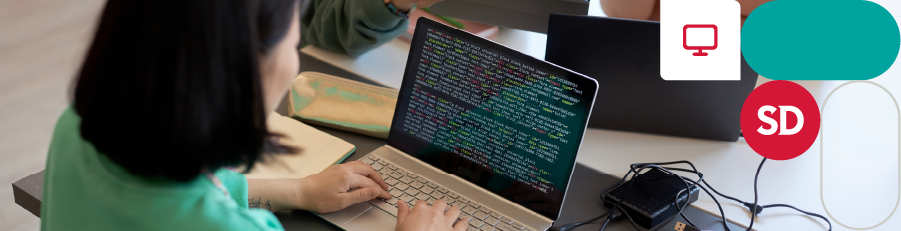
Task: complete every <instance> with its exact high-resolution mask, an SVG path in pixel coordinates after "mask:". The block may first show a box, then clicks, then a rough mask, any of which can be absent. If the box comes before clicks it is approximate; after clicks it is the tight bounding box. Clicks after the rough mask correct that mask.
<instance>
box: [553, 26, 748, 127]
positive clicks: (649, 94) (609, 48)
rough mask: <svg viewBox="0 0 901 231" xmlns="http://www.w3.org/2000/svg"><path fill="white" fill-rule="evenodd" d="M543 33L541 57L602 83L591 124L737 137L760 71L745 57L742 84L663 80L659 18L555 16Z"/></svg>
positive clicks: (738, 82)
mask: <svg viewBox="0 0 901 231" xmlns="http://www.w3.org/2000/svg"><path fill="white" fill-rule="evenodd" d="M547 35H548V36H547V53H546V55H545V60H547V61H548V62H552V63H555V64H557V65H560V66H563V67H565V68H569V69H571V70H574V71H577V72H579V73H583V74H585V75H588V76H589V77H592V78H595V79H596V80H597V81H598V82H599V83H600V89H598V95H597V97H598V99H597V102H596V103H595V104H594V107H595V108H594V111H595V113H593V114H592V115H591V120H590V122H589V123H588V126H589V127H596V128H604V129H614V130H624V131H635V132H645V133H655V134H664V135H673V136H683V137H693V138H702V139H712V140H723V141H736V140H738V136H739V134H740V132H741V127H740V120H741V107H742V105H743V104H744V102H745V99H746V98H747V97H748V95H749V94H751V91H752V90H754V86H755V84H756V82H757V76H758V75H757V73H756V72H754V70H753V69H751V67H750V66H748V64H747V63H746V62H745V60H744V58H742V59H741V62H742V63H741V80H740V81H666V80H663V78H661V77H660V23H659V22H653V21H640V20H629V19H618V18H608V17H596V16H577V15H562V14H553V15H551V17H550V22H549V26H548V34H547Z"/></svg>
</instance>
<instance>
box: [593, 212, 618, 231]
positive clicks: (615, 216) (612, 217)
mask: <svg viewBox="0 0 901 231" xmlns="http://www.w3.org/2000/svg"><path fill="white" fill-rule="evenodd" d="M610 211H612V213H610V216H607V221H605V222H604V225H601V229H600V230H598V231H604V228H607V223H610V221H612V220H614V219H616V218H619V216H620V215H622V214H623V213H622V212H620V211H621V210H619V209H614V210H610Z"/></svg>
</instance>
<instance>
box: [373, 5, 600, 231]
mask: <svg viewBox="0 0 901 231" xmlns="http://www.w3.org/2000/svg"><path fill="white" fill-rule="evenodd" d="M410 50H411V51H410V55H409V57H408V59H407V67H406V71H405V73H404V80H403V83H402V85H401V89H400V95H399V98H398V102H397V109H396V112H395V114H394V120H393V122H392V125H391V131H390V135H389V138H388V144H389V145H391V146H393V147H395V148H398V149H400V150H401V151H404V152H406V153H407V154H410V155H412V156H414V157H416V158H418V159H420V160H422V161H424V162H427V163H429V164H431V165H432V166H434V167H436V168H439V169H442V170H443V171H445V172H447V173H450V174H455V175H457V176H459V177H461V178H464V179H466V180H468V181H470V182H472V183H474V184H476V185H479V186H481V187H483V188H484V189H486V190H488V191H491V192H494V193H495V194H497V195H499V196H501V197H503V198H506V199H507V200H510V201H512V202H515V203H518V204H520V205H523V206H524V207H526V208H529V209H531V210H533V211H534V212H536V213H539V214H542V215H544V216H546V217H549V218H551V219H556V218H557V216H558V215H559V212H560V207H561V205H562V203H563V197H564V194H565V192H566V187H567V184H568V182H569V178H570V175H572V171H573V167H574V165H575V161H576V153H577V152H578V150H579V145H580V144H581V141H582V136H583V135H584V131H585V126H586V123H587V120H588V115H589V113H590V112H591V107H592V103H593V101H594V97H595V94H596V89H597V82H595V81H594V80H593V79H590V78H588V77H585V76H583V75H580V74H577V73H574V72H571V71H569V70H566V69H563V68H560V67H558V66H555V65H553V64H550V63H547V62H544V61H541V60H538V59H536V58H534V57H531V56H528V55H525V54H522V53H520V52H517V51H515V50H512V49H510V48H507V47H504V46H501V45H498V44H496V43H494V42H491V41H489V40H487V39H484V38H480V37H477V36H474V35H472V34H469V33H467V32H462V31H459V30H457V29H454V28H451V27H448V26H446V25H443V24H440V23H437V22H434V21H431V20H427V19H424V18H421V19H419V20H418V22H417V25H416V32H415V34H414V37H413V41H412V45H411V47H410Z"/></svg>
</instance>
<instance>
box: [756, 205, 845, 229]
mask: <svg viewBox="0 0 901 231" xmlns="http://www.w3.org/2000/svg"><path fill="white" fill-rule="evenodd" d="M763 207H764V208H775V207H786V208H791V209H794V210H795V211H798V212H801V213H803V214H804V215H808V216H814V217H819V218H820V219H823V220H824V221H826V224H829V231H832V223H831V222H829V219H826V217H824V216H823V215H820V214H816V213H811V212H807V211H804V210H801V209H798V208H795V206H791V205H786V204H772V205H765V206H763Z"/></svg>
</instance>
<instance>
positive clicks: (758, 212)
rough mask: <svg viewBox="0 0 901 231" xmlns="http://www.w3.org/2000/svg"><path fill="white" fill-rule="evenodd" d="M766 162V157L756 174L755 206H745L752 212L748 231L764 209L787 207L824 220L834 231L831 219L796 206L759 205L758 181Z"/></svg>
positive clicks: (830, 229)
mask: <svg viewBox="0 0 901 231" xmlns="http://www.w3.org/2000/svg"><path fill="white" fill-rule="evenodd" d="M764 162H766V157H764V158H763V160H762V161H760V166H758V167H757V173H756V174H754V204H751V205H752V206H748V204H747V203H745V206H747V207H748V209H749V210H751V223H750V224H749V225H748V231H750V230H751V227H753V226H754V219H755V218H756V215H757V214H760V212H761V211H762V210H763V209H764V208H775V207H785V208H790V209H794V210H795V211H798V212H800V213H803V214H804V215H808V216H813V217H817V218H820V219H823V220H824V221H826V224H828V225H829V230H828V231H832V222H829V219H827V218H826V217H824V216H823V215H820V214H816V213H811V212H807V211H804V210H801V209H799V208H795V207H794V206H791V205H787V204H772V205H764V206H760V205H757V195H758V194H757V179H758V178H759V177H760V169H762V168H763V163H764ZM752 207H754V208H757V209H751V208H752Z"/></svg>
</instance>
